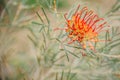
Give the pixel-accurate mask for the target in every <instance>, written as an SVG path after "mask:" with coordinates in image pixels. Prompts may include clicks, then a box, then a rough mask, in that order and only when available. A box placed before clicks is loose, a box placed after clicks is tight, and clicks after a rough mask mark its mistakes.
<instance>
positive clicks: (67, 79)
mask: <svg viewBox="0 0 120 80" xmlns="http://www.w3.org/2000/svg"><path fill="white" fill-rule="evenodd" d="M70 72H71V70H69V72H68V75H67V80H69V77H70Z"/></svg>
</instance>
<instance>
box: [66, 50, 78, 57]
mask: <svg viewBox="0 0 120 80" xmlns="http://www.w3.org/2000/svg"><path fill="white" fill-rule="evenodd" d="M66 51H67V52H69V53H70V54H71V55H73V56H75V57H77V58H80V57H79V56H77V55H75V54H74V53H73V52H71V51H69V50H66Z"/></svg>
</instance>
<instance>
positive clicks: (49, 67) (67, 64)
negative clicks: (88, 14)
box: [0, 0, 120, 80]
mask: <svg viewBox="0 0 120 80" xmlns="http://www.w3.org/2000/svg"><path fill="white" fill-rule="evenodd" d="M78 4H80V5H82V6H83V7H84V6H87V7H88V9H91V10H93V11H94V12H95V13H96V14H98V15H99V16H100V17H104V18H105V20H106V21H107V22H108V24H109V25H110V26H111V28H110V33H109V35H110V38H111V39H113V40H112V42H110V45H107V47H103V45H104V44H106V43H101V45H100V51H99V53H98V54H96V55H90V56H86V57H84V56H82V55H81V54H80V49H79V48H78V47H76V46H75V45H72V48H71V45H70V46H69V45H67V47H65V48H66V49H63V48H61V47H63V45H64V44H62V42H61V41H62V40H63V38H62V33H63V32H61V31H53V29H54V28H56V27H62V28H63V27H64V26H65V19H64V17H63V16H64V14H65V13H66V12H70V11H72V10H73V11H74V7H76V6H77V5H78ZM119 27H120V0H0V80H120V51H119V49H120V35H119V32H120V30H119ZM104 34H106V35H107V33H103V35H104ZM113 34H114V35H113ZM102 38H103V39H106V37H102ZM108 44H109V42H108ZM68 46H69V47H68ZM76 48H78V49H76ZM67 50H68V51H67ZM102 53H104V54H102ZM88 54H89V51H88Z"/></svg>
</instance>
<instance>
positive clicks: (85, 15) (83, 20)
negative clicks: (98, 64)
mask: <svg viewBox="0 0 120 80" xmlns="http://www.w3.org/2000/svg"><path fill="white" fill-rule="evenodd" d="M79 8H80V5H79V6H78V8H77V10H76V11H75V13H74V14H73V15H72V16H71V19H67V18H66V15H67V13H66V14H65V15H64V17H65V19H66V21H67V28H66V32H67V33H68V37H69V38H70V39H71V41H70V42H69V43H72V42H74V41H77V42H80V43H83V47H84V48H86V45H85V44H84V42H86V41H98V39H97V37H98V34H99V33H100V32H101V31H103V28H104V27H105V24H106V22H105V21H104V19H103V18H99V17H98V16H97V15H96V14H94V13H93V11H92V10H90V11H89V10H88V9H87V7H84V8H82V9H81V10H79ZM89 46H90V47H91V49H93V46H92V45H91V44H89Z"/></svg>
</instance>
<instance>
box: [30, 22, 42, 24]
mask: <svg viewBox="0 0 120 80" xmlns="http://www.w3.org/2000/svg"><path fill="white" fill-rule="evenodd" d="M32 24H37V25H43V24H41V23H38V22H32Z"/></svg>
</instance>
